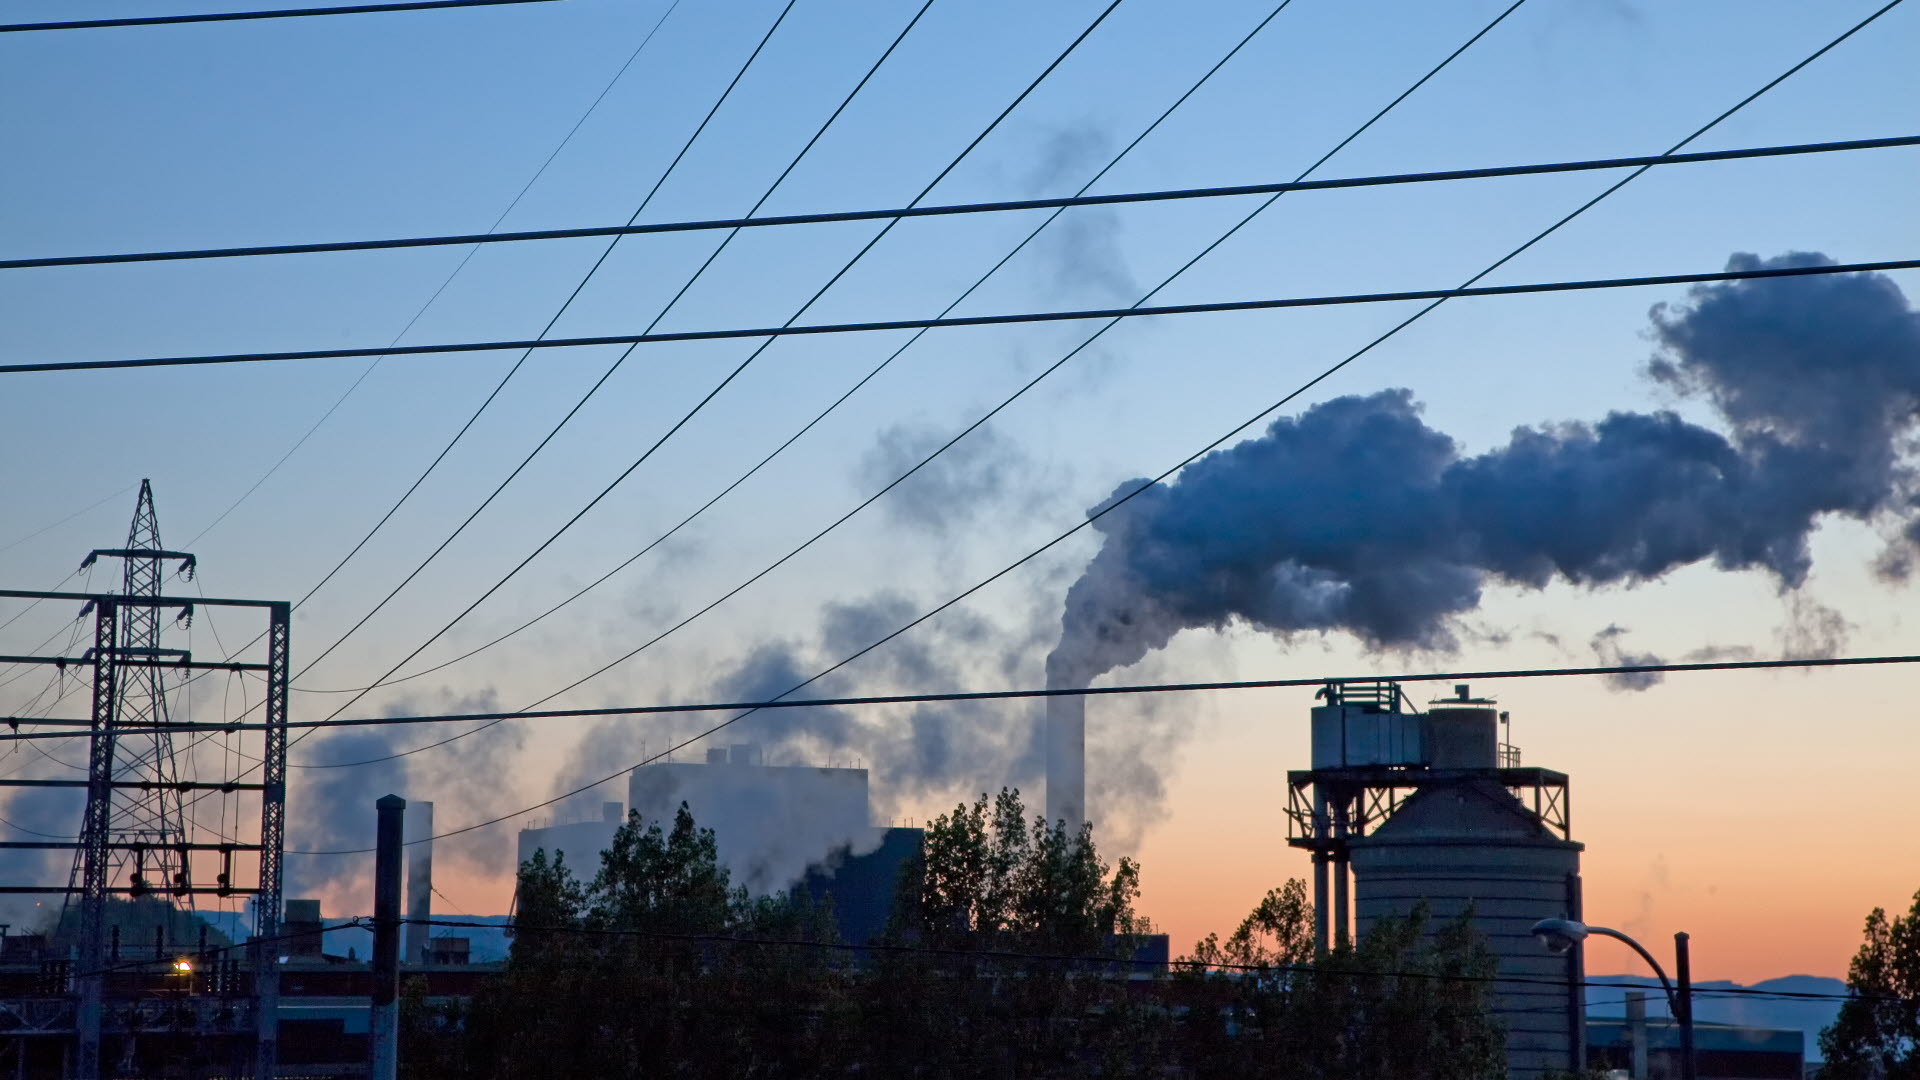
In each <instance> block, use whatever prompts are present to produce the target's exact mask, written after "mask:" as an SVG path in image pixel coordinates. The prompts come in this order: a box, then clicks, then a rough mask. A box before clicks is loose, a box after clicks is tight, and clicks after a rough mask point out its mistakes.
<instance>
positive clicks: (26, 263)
mask: <svg viewBox="0 0 1920 1080" xmlns="http://www.w3.org/2000/svg"><path fill="white" fill-rule="evenodd" d="M1916 145H1920V135H1898V136H1892V137H1889V138H1884V139H1843V140H1836V141H1831V142H1815V143H1794V144H1789V145H1780V146H1755V147H1745V148H1742V149H1737V150H1703V151H1699V152H1697V153H1690V154H1647V155H1641V156H1638V157H1613V158H1588V159H1585V160H1580V161H1558V162H1549V163H1546V164H1537V165H1499V166H1488V167H1484V168H1477V169H1443V170H1438V171H1431V172H1409V173H1386V174H1381V175H1376V176H1350V177H1339V178H1334V179H1328V180H1295V181H1287V182H1283V183H1269V184H1229V185H1220V186H1215V187H1196V188H1170V189H1166V190H1159V191H1129V192H1115V193H1112V194H1107V195H1068V196H1062V197H1058V198H1047V199H1009V200H1003V201H997V202H973V203H946V204H942V205H938V206H904V207H897V208H893V209H887V210H841V211H828V212H822V213H812V214H779V215H774V216H770V217H751V216H749V217H738V218H711V219H706V220H696V221H662V222H653V223H650V224H645V225H597V226H588V227H584V228H570V229H524V230H520V231H516V232H500V231H497V230H489V231H487V232H483V233H458V234H453V235H448V236H414V237H405V238H401V239H392V240H336V241H327V242H321V243H308V244H264V245H256V246H252V247H224V248H188V249H180V250H169V251H134V252H124V253H119V254H111V255H49V256H43V257H39V258H27V259H0V270H27V269H45V268H49V267H58V266H103V265H112V264H119V263H150V262H180V261H186V260H194V259H239V258H253V257H258V256H264V255H313V254H320V253H327V252H347V251H393V250H406V249H411V248H433V247H460V246H466V245H476V244H514V243H523V242H526V241H531V240H582V239H592V238H596V237H607V236H641V235H652V234H659V233H682V232H709V231H715V230H721V229H764V228H777V227H785V226H794V225H821V224H836V223H842V222H852V221H885V220H895V219H904V218H923V217H950V216H954V215H960V214H1003V213H1017V212H1020V211H1027V210H1064V209H1072V208H1074V207H1083V206H1131V205H1136V204H1151V203H1161V202H1181V201H1187V200H1193V199H1231V198H1243V197H1246V196H1251V195H1275V194H1281V193H1285V192H1296V191H1342V190H1349V189H1354V188H1373V187H1395V186H1400V185H1406V184H1432V183H1446V182H1452V181H1460V180H1489V179H1495V178H1499V177H1513V176H1544V175H1552V174H1557V173H1576V172H1597V171H1603V170H1607V169H1631V168H1637V167H1639V166H1643V165H1692V164H1698V163H1701V162H1711V161H1747V160H1754V159H1761V158H1776V157H1794V156H1799V155H1804V154H1832V153H1845V152H1849V151H1855V150H1885V149H1891V148H1896V147H1907V146H1916Z"/></svg>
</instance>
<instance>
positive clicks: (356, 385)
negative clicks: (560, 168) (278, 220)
mask: <svg viewBox="0 0 1920 1080" xmlns="http://www.w3.org/2000/svg"><path fill="white" fill-rule="evenodd" d="M679 7H680V0H673V2H672V3H670V4H668V5H667V8H666V10H665V11H663V12H661V13H660V17H659V18H658V19H656V20H654V23H653V26H652V28H651V29H649V30H648V31H647V34H646V36H645V37H643V38H641V39H640V44H638V45H636V46H634V48H633V51H632V52H631V53H628V54H627V59H626V61H625V62H624V63H622V64H621V65H620V67H619V69H618V70H617V71H615V72H614V73H613V78H611V79H608V80H607V83H606V85H605V86H602V87H601V88H600V92H599V93H598V94H596V95H594V98H593V100H592V101H591V102H589V103H588V104H587V108H586V111H585V112H583V113H581V114H580V119H578V120H575V121H574V122H573V126H572V127H571V128H568V129H567V133H566V134H565V135H563V136H561V138H560V142H559V143H558V144H557V145H555V146H554V148H553V150H552V151H551V152H549V153H548V154H547V157H546V160H544V161H542V162H541V163H540V167H539V168H537V169H535V170H534V171H533V175H532V176H530V177H528V178H527V182H526V183H524V184H522V185H520V190H519V191H517V192H515V193H514V196H513V199H512V201H510V202H508V203H507V207H506V209H504V210H502V211H500V214H499V216H498V217H496V218H494V219H493V224H492V225H490V226H488V228H487V232H488V233H489V234H490V233H492V232H494V231H495V230H497V229H499V228H500V226H501V225H502V224H503V223H505V222H506V220H507V216H508V215H509V214H511V213H513V211H514V209H515V208H516V207H518V206H519V205H520V200H522V199H524V198H526V197H527V192H529V191H532V190H533V185H535V184H537V183H539V182H540V178H541V177H542V176H545V175H546V174H547V169H548V168H549V167H550V166H551V165H552V164H553V163H554V160H555V159H556V158H558V157H559V156H560V152H561V151H563V150H565V149H566V148H567V146H568V144H569V143H571V142H573V137H574V136H575V135H578V134H579V133H580V129H581V128H582V127H584V126H586V123H587V121H588V120H589V119H591V118H592V116H593V114H594V113H595V112H597V111H598V110H599V108H600V103H601V102H603V101H605V100H606V99H607V95H608V94H610V93H612V92H613V88H614V86H615V85H616V84H618V83H619V82H620V80H621V78H623V77H624V76H625V75H626V73H627V69H628V68H631V67H632V66H633V65H634V62H635V61H636V60H639V59H640V54H641V53H643V52H645V51H646V48H647V46H648V45H649V44H651V43H652V41H653V38H654V35H656V34H658V33H659V32H660V28H661V27H662V26H664V25H666V21H667V20H668V19H669V18H671V17H672V16H673V13H674V11H676V10H677V9H678V8H679ZM479 251H480V249H479V247H477V246H476V247H474V248H472V249H470V250H469V251H467V253H466V254H465V255H463V256H461V258H460V261H459V263H457V264H456V265H455V266H454V268H453V270H452V271H451V272H449V273H448V274H447V276H446V277H445V278H444V279H442V280H441V282H440V285H439V287H438V288H436V289H434V290H433V294H432V295H431V296H428V297H427V299H426V302H425V303H423V304H421V305H420V307H419V309H418V310H417V311H415V312H414V313H413V317H412V318H410V319H408V320H407V322H406V325H404V326H402V327H401V328H400V332H399V333H397V334H395V335H393V343H394V344H396V345H397V344H399V343H400V339H401V338H403V337H405V336H406V335H407V334H408V332H410V331H411V330H412V329H413V327H414V324H416V323H418V322H419V321H420V319H421V318H422V317H423V316H425V315H426V313H427V311H428V309H430V308H432V307H433V305H434V304H435V303H436V302H438V301H439V299H440V297H441V295H442V294H443V293H445V292H446V291H447V288H448V286H450V285H452V284H453V281H454V279H455V278H457V277H459V276H460V273H461V271H463V270H465V269H466V268H467V264H468V263H470V262H472V261H473V257H474V256H475V255H476V254H478V253H479ZM379 366H380V358H378V357H376V358H375V359H374V361H373V362H372V363H370V364H368V365H367V366H366V368H365V369H364V370H362V371H361V372H360V375H359V377H358V378H356V379H354V380H353V382H352V383H351V384H350V385H348V387H347V389H346V390H345V391H344V392H343V393H341V395H340V396H339V397H337V398H335V399H334V401H333V404H331V405H329V406H327V410H326V411H325V412H323V413H321V414H320V418H319V419H318V420H315V421H314V422H313V425H312V426H311V427H309V428H307V430H306V433H305V434H303V435H301V436H300V437H299V438H298V439H296V440H294V443H293V445H292V446H289V447H288V448H287V452H286V453H284V454H281V455H280V457H279V459H278V460H276V461H275V462H274V463H273V464H272V465H270V466H268V467H267V471H266V472H263V473H261V474H260V478H259V479H257V480H255V481H254V482H253V484H252V486H250V487H248V488H247V490H246V491H244V492H241V493H240V497H239V498H237V499H235V500H233V502H232V503H231V504H230V505H228V507H227V508H226V509H225V510H222V511H220V514H219V516H217V517H215V518H214V519H213V520H212V521H211V522H208V523H207V526H206V527H205V528H203V529H201V530H200V531H199V532H197V533H195V534H193V537H192V538H191V539H189V540H188V541H187V542H186V544H185V545H184V546H185V547H187V548H192V547H193V545H194V543H195V542H197V541H198V540H199V539H200V538H201V537H203V536H205V535H207V534H208V533H210V532H212V531H213V530H214V529H216V528H218V527H219V525H220V523H221V522H223V521H225V520H226V519H227V517H228V515H230V514H232V513H233V512H234V511H235V510H238V509H239V508H240V505H241V504H242V503H244V502H246V501H247V500H248V499H249V498H252V497H253V493H254V492H256V491H258V490H260V486H261V485H262V484H265V483H266V482H267V481H268V480H270V479H272V478H273V475H274V474H275V473H277V472H279V471H280V467H281V466H283V465H285V464H286V463H287V462H288V461H289V460H291V459H292V457H293V455H294V454H296V453H298V452H299V451H300V448H301V447H302V446H305V445H306V444H307V440H309V439H311V438H313V436H314V433H315V432H317V431H319V430H320V428H321V426H322V425H324V424H325V423H326V422H327V421H328V420H330V419H332V418H333V414H334V413H336V412H338V411H339V410H340V406H342V405H344V404H346V402H347V399H348V398H350V397H352V396H353V393H354V391H356V390H358V389H360V385H361V384H362V383H364V382H366V381H367V377H368V376H369V375H372V374H373V370H374V369H375V368H377V367H379ZM0 550H4V549H0ZM258 640H260V639H259V638H257V637H256V638H255V639H254V641H258ZM248 644H252V642H249V643H248Z"/></svg>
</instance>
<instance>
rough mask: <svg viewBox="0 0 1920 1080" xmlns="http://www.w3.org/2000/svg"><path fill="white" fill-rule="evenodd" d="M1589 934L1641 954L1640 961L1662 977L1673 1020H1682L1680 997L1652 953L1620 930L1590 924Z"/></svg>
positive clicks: (1662, 984)
mask: <svg viewBox="0 0 1920 1080" xmlns="http://www.w3.org/2000/svg"><path fill="white" fill-rule="evenodd" d="M1587 933H1589V934H1599V935H1600V936H1601V937H1610V938H1612V939H1613V940H1615V941H1623V942H1625V943H1626V945H1627V947H1628V948H1630V949H1632V950H1633V951H1634V952H1637V953H1639V954H1640V959H1642V960H1645V961H1646V962H1647V966H1648V967H1650V968H1652V969H1653V973H1654V974H1655V975H1658V976H1660V986H1661V988H1662V989H1664V990H1665V991H1666V992H1667V1008H1668V1010H1669V1011H1671V1012H1672V1013H1673V1018H1674V1019H1675V1020H1679V1019H1680V1018H1681V1013H1682V1010H1681V1007H1680V995H1679V994H1678V993H1676V992H1675V991H1674V989H1673V982H1672V980H1670V979H1668V978H1667V973H1666V970H1665V969H1663V968H1662V967H1661V966H1660V961H1658V960H1655V959H1654V958H1653V954H1652V953H1650V952H1648V951H1647V950H1646V949H1645V948H1643V947H1642V946H1641V945H1640V943H1639V942H1637V941H1635V940H1633V939H1632V938H1630V937H1628V936H1627V935H1625V934H1623V933H1621V932H1620V931H1618V930H1609V929H1608V928H1606V927H1604V926H1593V925H1591V924H1589V925H1588V926H1587Z"/></svg>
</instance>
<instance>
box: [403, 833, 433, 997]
mask: <svg viewBox="0 0 1920 1080" xmlns="http://www.w3.org/2000/svg"><path fill="white" fill-rule="evenodd" d="M406 840H407V929H406V932H405V933H404V934H402V935H401V937H402V940H403V942H404V944H405V945H406V949H405V951H404V952H402V953H401V955H400V962H401V963H403V964H422V963H425V962H426V959H427V941H428V934H429V933H430V932H431V931H432V930H433V927H432V925H431V924H430V920H431V919H432V918H433V804H432V803H430V802H427V801H426V800H424V799H416V800H414V801H413V802H410V803H408V804H407V828H406Z"/></svg>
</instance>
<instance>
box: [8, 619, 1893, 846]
mask: <svg viewBox="0 0 1920 1080" xmlns="http://www.w3.org/2000/svg"><path fill="white" fill-rule="evenodd" d="M1906 664H1920V654H1911V655H1910V654H1896V655H1882V656H1815V657H1803V658H1797V659H1796V658H1788V659H1781V660H1702V661H1694V662H1679V663H1659V664H1609V665H1602V666H1589V667H1551V668H1487V669H1482V670H1475V671H1411V672H1401V673H1398V674H1380V673H1378V672H1375V673H1373V674H1370V675H1311V676H1300V677H1294V678H1286V679H1235V680H1228V681H1218V682H1182V683H1135V684H1129V685H1123V686H1083V687H1048V688H1045V689H1033V688H1028V689H1018V690H954V691H946V692H941V693H925V694H869V695H864V696H856V697H829V698H772V699H768V700H764V701H704V702H678V703H673V704H667V705H611V706H606V707H602V708H593V709H542V710H521V711H517V712H471V713H435V714H431V715H425V716H359V717H349V718H344V719H325V720H289V721H287V722H286V724H285V725H284V726H286V727H288V728H296V729H299V728H304V729H307V730H309V731H318V730H329V729H332V728H365V727H410V726H414V725H418V724H468V723H474V722H476V721H482V720H559V719H591V718H594V717H603V716H662V715H671V714H679V713H710V712H734V711H736V710H742V709H746V710H755V711H757V710H762V709H850V708H868V707H872V706H878V705H926V704H941V703H954V702H965V701H1032V700H1043V699H1047V698H1089V697H1131V696H1134V695H1138V694H1192V693H1218V692H1223V691H1230V690H1285V689H1289V688H1295V687H1308V686H1314V687H1319V686H1344V685H1349V684H1355V683H1378V682H1397V683H1426V682H1439V683H1462V682H1489V681H1492V680H1495V679H1562V678H1575V677H1596V676H1614V675H1677V674H1695V673H1701V672H1711V671H1803V670H1815V669H1823V668H1858V667H1892V666H1900V665H1906ZM16 722H17V723H21V724H86V723H89V721H86V720H80V719H77V718H76V719H73V720H48V719H45V718H35V717H3V716H0V724H12V723H16ZM266 728H267V725H265V724H257V723H241V722H234V723H220V724H195V723H178V724H170V725H168V726H167V727H166V728H165V729H164V730H166V731H169V732H209V731H229V732H240V731H264V730H266ZM115 730H116V732H117V733H119V734H123V735H144V734H151V733H154V732H158V731H160V730H162V729H160V728H141V727H127V728H116V729H115ZM72 737H73V736H72V735H70V734H64V733H61V732H46V731H32V732H15V733H11V734H0V745H4V744H5V743H9V742H21V741H28V742H31V741H36V740H41V739H61V738H72ZM535 809H537V808H535Z"/></svg>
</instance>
